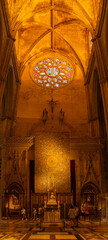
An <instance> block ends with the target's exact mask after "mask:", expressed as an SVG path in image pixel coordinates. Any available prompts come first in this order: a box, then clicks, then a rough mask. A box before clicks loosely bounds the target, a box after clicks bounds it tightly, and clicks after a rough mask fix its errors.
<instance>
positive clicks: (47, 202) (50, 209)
mask: <svg viewBox="0 0 108 240" xmlns="http://www.w3.org/2000/svg"><path fill="white" fill-rule="evenodd" d="M44 222H46V223H58V222H60V201H59V195H58V196H56V190H55V188H54V187H53V188H51V189H48V195H47V196H45V199H44Z"/></svg>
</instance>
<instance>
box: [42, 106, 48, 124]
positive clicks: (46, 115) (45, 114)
mask: <svg viewBox="0 0 108 240" xmlns="http://www.w3.org/2000/svg"><path fill="white" fill-rule="evenodd" d="M47 118H48V111H47V109H46V108H44V110H43V113H42V120H43V122H44V124H45V123H46V120H47Z"/></svg>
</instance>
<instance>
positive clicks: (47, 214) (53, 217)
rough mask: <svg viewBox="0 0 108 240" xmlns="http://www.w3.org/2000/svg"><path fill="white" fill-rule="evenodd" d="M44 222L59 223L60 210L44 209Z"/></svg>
mask: <svg viewBox="0 0 108 240" xmlns="http://www.w3.org/2000/svg"><path fill="white" fill-rule="evenodd" d="M44 222H47V223H48V222H49V223H57V222H60V209H58V208H46V209H44Z"/></svg>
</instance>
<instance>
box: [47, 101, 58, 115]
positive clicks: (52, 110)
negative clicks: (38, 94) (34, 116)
mask: <svg viewBox="0 0 108 240" xmlns="http://www.w3.org/2000/svg"><path fill="white" fill-rule="evenodd" d="M47 102H48V103H49V104H50V106H51V113H53V112H54V106H55V105H56V104H57V102H58V101H57V100H56V101H54V100H53V98H52V99H51V100H50V101H49V100H48V101H47Z"/></svg>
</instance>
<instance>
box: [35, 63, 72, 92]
mask: <svg viewBox="0 0 108 240" xmlns="http://www.w3.org/2000/svg"><path fill="white" fill-rule="evenodd" d="M72 77H73V69H72V67H71V66H70V64H69V63H68V64H67V62H65V61H60V60H59V59H58V58H56V59H54V58H47V59H44V60H43V61H39V62H38V63H36V65H35V67H34V69H33V80H34V81H35V83H38V84H39V85H40V86H44V87H47V88H58V87H63V86H65V85H66V84H67V83H69V82H70V81H71V80H72Z"/></svg>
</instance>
